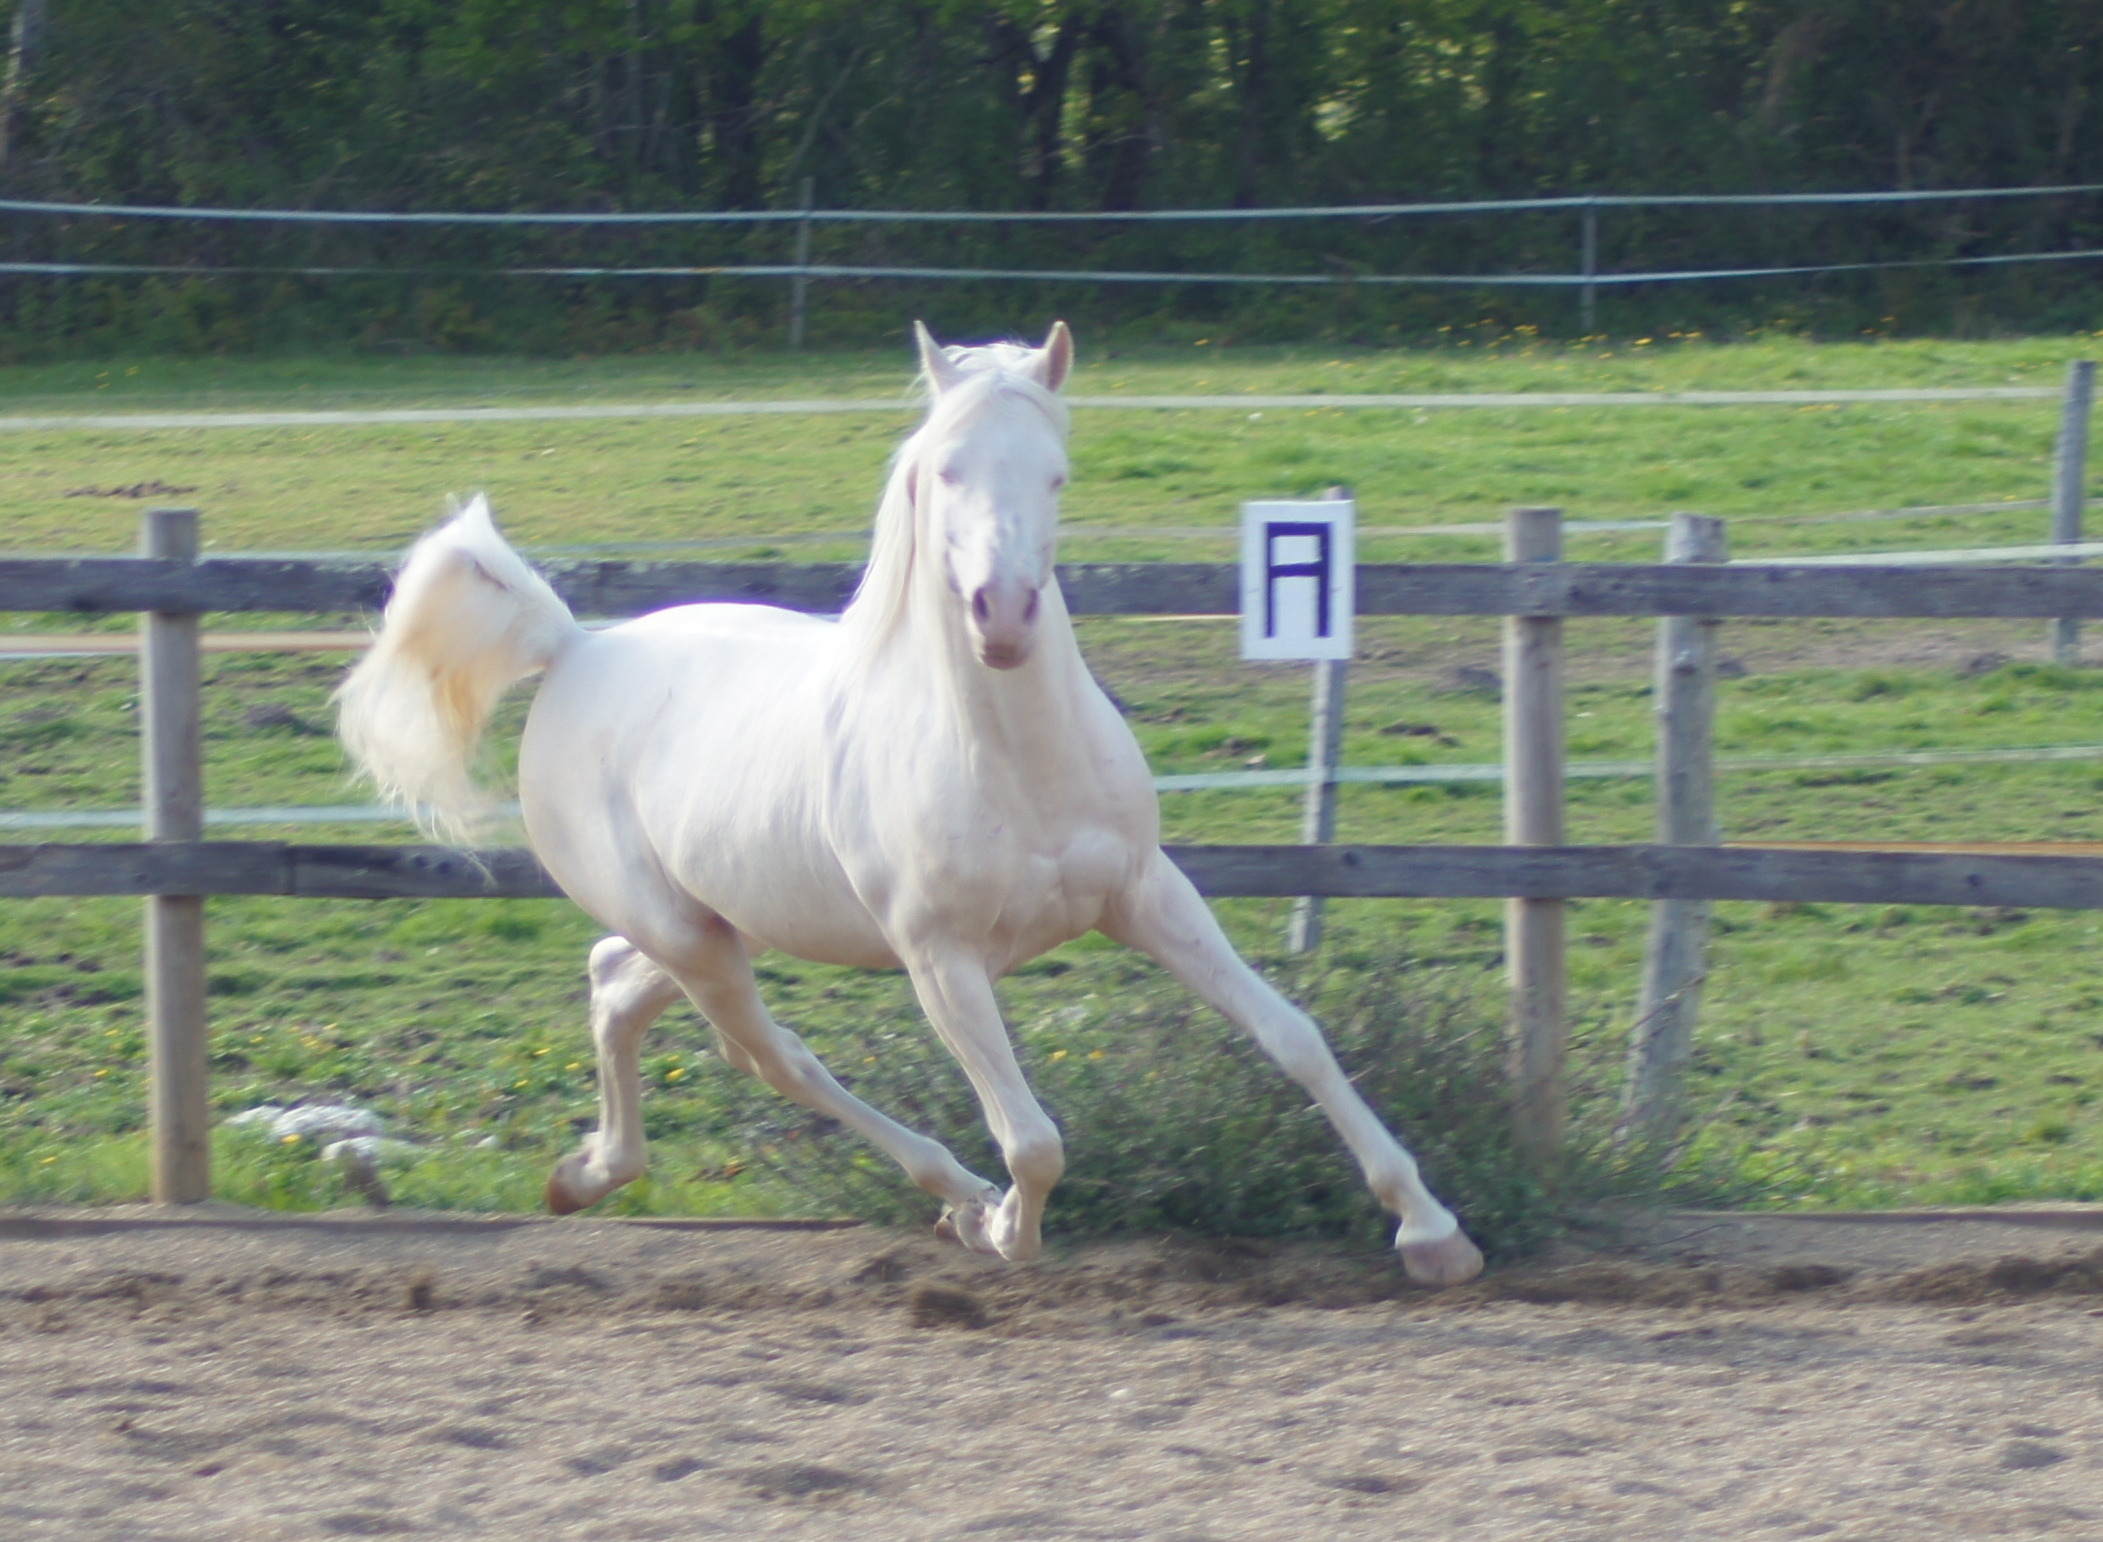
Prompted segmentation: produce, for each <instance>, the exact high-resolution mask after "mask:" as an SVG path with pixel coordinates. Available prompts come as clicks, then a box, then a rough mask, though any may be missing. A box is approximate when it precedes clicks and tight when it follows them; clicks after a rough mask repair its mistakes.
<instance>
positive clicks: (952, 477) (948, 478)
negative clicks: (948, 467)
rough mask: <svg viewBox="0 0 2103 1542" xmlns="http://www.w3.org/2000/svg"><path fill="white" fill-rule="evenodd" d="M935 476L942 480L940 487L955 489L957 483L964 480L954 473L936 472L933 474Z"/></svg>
mask: <svg viewBox="0 0 2103 1542" xmlns="http://www.w3.org/2000/svg"><path fill="white" fill-rule="evenodd" d="M935 475H936V476H938V477H940V478H941V479H942V485H943V486H944V487H955V486H956V485H957V484H958V483H959V482H961V481H963V480H964V479H963V478H962V477H960V476H958V475H957V474H956V473H955V472H954V471H938V472H936V473H935Z"/></svg>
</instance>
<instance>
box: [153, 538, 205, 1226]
mask: <svg viewBox="0 0 2103 1542" xmlns="http://www.w3.org/2000/svg"><path fill="white" fill-rule="evenodd" d="M141 546H142V548H143V555H145V556H148V557H159V558H163V559H169V560H173V561H176V562H194V561H196V560H197V511H196V510H195V509H149V510H147V511H146V518H145V521H144V526H143V529H142V530H141ZM144 625H145V635H144V637H143V639H142V643H141V647H140V650H139V726H140V754H141V757H142V770H143V771H144V783H145V788H144V790H145V803H146V838H147V839H148V840H152V841H195V840H199V839H201V838H202V837H203V835H204V764H203V757H202V745H201V739H202V732H201V722H200V718H201V711H200V697H201V678H200V672H199V669H198V655H197V614H196V612H194V611H189V612H176V611H150V612H148V613H147V615H146V616H145V618H144ZM204 994H205V972H204V896H202V895H199V894H156V895H151V896H149V897H148V899H147V901H146V1035H147V1054H148V1057H149V1065H150V1072H149V1079H150V1091H149V1093H148V1101H149V1108H150V1114H151V1125H152V1145H153V1197H154V1199H155V1200H156V1201H158V1202H160V1203H162V1204H175V1205H192V1204H196V1203H197V1202H198V1201H199V1200H202V1199H205V1198H207V1197H209V1196H210V1194H211V1191H212V1169H211V1161H212V1155H211V1107H210V1101H209V1096H208V1086H207V1077H208V1075H209V1072H208V1068H207V1052H206V1042H205V1005H204Z"/></svg>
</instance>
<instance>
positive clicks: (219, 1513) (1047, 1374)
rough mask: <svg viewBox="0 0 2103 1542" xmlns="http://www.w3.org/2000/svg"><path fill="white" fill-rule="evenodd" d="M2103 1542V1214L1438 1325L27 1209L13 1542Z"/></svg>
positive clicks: (383, 1222)
mask: <svg viewBox="0 0 2103 1542" xmlns="http://www.w3.org/2000/svg"><path fill="white" fill-rule="evenodd" d="M395 1534H400V1535H412V1536H437V1537H452V1536H479V1537H493V1538H503V1539H507V1542H508V1539H525V1538H543V1537H546V1538H562V1537H573V1536H574V1537H587V1536H589V1537H592V1538H595V1539H605V1538H657V1537H717V1536H721V1537H739V1538H743V1537H798V1538H801V1537H809V1538H827V1539H831V1538H855V1539H860V1538H901V1539H922V1538H957V1539H971V1538H989V1539H993V1542H1001V1539H1040V1538H1041V1539H1063V1538H1145V1539H1160V1542H1177V1539H1181V1542H1195V1539H1200V1538H1215V1539H1222V1542H1223V1539H1227V1538H1267V1539H1274V1538H1297V1537H1311V1538H1324V1539H1327V1538H1345V1539H1350V1538H1368V1539H1371V1538H1380V1539H1392V1538H1405V1537H1462V1538H1474V1537H1481V1538H1499V1539H1503V1538H1532V1537H1539V1538H1556V1539H1564V1538H1590V1537H1599V1538H1606V1537H1613V1538H1616V1539H1624V1538H1649V1537H1660V1538H1710V1537H1713V1538H1733V1539H1736V1538H1750V1537H1844V1538H1883V1537H1890V1538H1906V1539H1909V1542H1910V1539H1920V1538H1939V1537H1950V1538H1958V1537H1962V1538H1978V1537H1989V1536H1999V1535H2021V1536H2031V1535H2037V1536H2052V1537H2081V1538H2094V1537H2098V1536H2103V1208H2097V1207H2066V1208H2053V1209H2047V1210H2037V1209H2028V1210H2022V1211H1973V1212H1942V1213H1939V1214H1934V1213H1924V1212H1923V1213H1914V1214H1912V1215H1905V1216H1892V1217H1881V1218H1868V1219H1852V1220H1850V1219H1824V1218H1807V1217H1775V1216H1704V1215H1686V1214H1681V1215H1674V1216H1666V1217H1661V1218H1656V1219H1653V1220H1651V1221H1649V1222H1647V1223H1644V1224H1642V1225H1637V1226H1632V1227H1630V1228H1628V1229H1625V1230H1624V1232H1623V1233H1622V1234H1621V1235H1620V1236H1619V1237H1618V1238H1617V1239H1615V1240H1613V1241H1611V1242H1596V1243H1595V1244H1594V1245H1593V1246H1592V1247H1590V1248H1589V1249H1577V1248H1571V1249H1569V1250H1567V1251H1566V1252H1565V1253H1564V1254H1563V1255H1561V1256H1560V1257H1558V1258H1555V1259H1552V1260H1549V1261H1547V1262H1545V1263H1542V1264H1537V1265H1533V1266H1529V1267H1526V1268H1523V1269H1516V1270H1510V1271H1503V1272H1498V1273H1494V1274H1493V1275H1492V1276H1490V1277H1489V1278H1488V1279H1487V1280H1485V1281H1484V1282H1481V1283H1479V1284H1477V1285H1475V1286H1471V1287H1468V1288H1466V1289H1463V1290H1460V1291H1452V1292H1447V1293H1444V1294H1441V1295H1431V1294H1427V1293H1423V1292H1419V1291H1416V1290H1413V1289H1411V1288H1410V1287H1409V1286H1407V1285H1406V1284H1404V1283H1403V1282H1401V1281H1400V1280H1399V1279H1398V1278H1397V1275H1396V1272H1395V1271H1394V1270H1393V1269H1392V1267H1391V1266H1390V1265H1389V1264H1388V1263H1387V1262H1386V1261H1385V1260H1384V1259H1380V1258H1365V1257H1346V1256H1339V1255H1338V1254H1337V1253H1335V1252H1334V1251H1329V1252H1323V1251H1318V1250H1313V1251H1311V1250H1304V1249H1272V1248H1258V1247H1252V1246H1230V1245H1218V1244H1195V1243H1187V1242H1158V1243H1144V1244H1124V1245H1118V1246H1107V1247H1090V1248H1086V1249H1079V1250H1075V1251H1072V1252H1069V1253H1066V1254H1064V1255H1062V1256H1060V1257H1057V1258H1054V1259H1052V1260H1049V1261H1047V1262H1045V1263H1042V1264H1039V1265H1036V1266H1033V1267H1030V1268H1027V1269H1014V1268H1007V1267H1005V1266H1002V1265H1000V1264H998V1263H995V1262H992V1261H985V1260H977V1259H972V1258H968V1257H965V1256H963V1255H960V1254H957V1253H955V1252H952V1251H949V1250H946V1249H943V1248H941V1247H939V1246H938V1245H937V1244H935V1243H933V1242H932V1241H931V1240H925V1239H921V1238H918V1237H910V1238H909V1237H901V1236H898V1235H895V1234H889V1233H884V1232H879V1231H875V1230H871V1229H866V1228H858V1227H840V1228H833V1229H801V1230H796V1229H761V1228H739V1227H735V1226H724V1225H713V1226H712V1225H708V1224H706V1223H677V1222H672V1223H665V1222H659V1223H649V1222H618V1221H575V1220H571V1221H561V1222H556V1221H537V1220H536V1221H527V1220H474V1219H461V1218H450V1219H449V1218H440V1217H414V1216H401V1215H392V1214H388V1215H379V1216H362V1217H361V1216H349V1215H345V1216H341V1217H325V1218H307V1219H300V1218H271V1217H259V1216H252V1215H245V1214H240V1213H234V1212H230V1211H215V1212H212V1213H209V1214H207V1215H205V1216H203V1217H199V1218H193V1219H187V1220H185V1219H179V1218H176V1217H173V1216H169V1215H166V1214H157V1213H155V1212H152V1211H136V1212H129V1213H123V1212H114V1213H105V1212H21V1211H17V1212H0V1535H4V1536H7V1537H10V1538H24V1539H28V1538H67V1539H87V1538H120V1537H121V1538H125V1539H148V1538H177V1537H184V1538H191V1537H194V1538H214V1539H220V1538H258V1539H263V1538H269V1539H276V1538H305V1537H331V1536H379V1535H395Z"/></svg>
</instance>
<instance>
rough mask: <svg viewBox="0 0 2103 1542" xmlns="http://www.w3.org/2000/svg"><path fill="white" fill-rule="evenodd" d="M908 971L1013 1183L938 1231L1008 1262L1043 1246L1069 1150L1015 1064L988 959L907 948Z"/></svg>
mask: <svg viewBox="0 0 2103 1542" xmlns="http://www.w3.org/2000/svg"><path fill="white" fill-rule="evenodd" d="M901 951H902V952H903V953H904V955H905V958H906V970H907V972H908V973H909V974H910V975H911V976H912V979H913V989H914V991H915V992H917V993H918V995H919V997H920V1006H921V1009H922V1010H923V1011H925V1012H926V1013H927V1019H928V1021H929V1022H930V1023H932V1024H934V1028H935V1032H936V1034H937V1035H939V1036H940V1038H941V1040H942V1042H943V1043H944V1044H945V1045H947V1046H948V1048H949V1052H950V1053H951V1054H952V1055H954V1056H956V1059H957V1064H958V1065H960V1066H962V1067H963V1068H964V1075H965V1076H966V1078H968V1079H969V1080H970V1082H971V1088H972V1090H973V1091H974V1092H976V1093H977V1094H978V1101H979V1107H980V1108H981V1109H982V1110H984V1112H985V1116H986V1126H987V1128H988V1129H990V1130H991V1131H992V1132H993V1138H994V1140H996V1141H997V1142H999V1144H1000V1152H1001V1156H1002V1157H1003V1158H1004V1159H1005V1160H1006V1162H1007V1164H1008V1174H1009V1176H1010V1177H1012V1178H1013V1179H1014V1180H1015V1181H1014V1185H1013V1186H1012V1187H1011V1188H1010V1189H1009V1190H1008V1192H1007V1194H1006V1195H1005V1196H1003V1197H1002V1198H1001V1199H1000V1201H999V1202H998V1204H995V1205H993V1206H991V1207H990V1209H988V1208H985V1207H979V1206H966V1207H952V1209H951V1210H950V1212H949V1213H948V1214H946V1215H944V1216H943V1218H942V1222H941V1225H940V1226H939V1227H938V1228H937V1230H939V1231H940V1232H941V1233H942V1234H943V1235H944V1236H948V1237H952V1238H954V1239H955V1240H957V1241H960V1242H962V1243H963V1244H964V1245H965V1246H967V1247H971V1248H976V1249H978V1250H980V1251H983V1252H994V1253H998V1254H1000V1256H1001V1257H1003V1258H1005V1259H1009V1260H1011V1261H1015V1262H1020V1261H1021V1260H1024V1259H1029V1258H1035V1257H1036V1256H1037V1253H1038V1251H1039V1250H1040V1249H1041V1247H1042V1246H1043V1239H1042V1236H1041V1227H1042V1225H1043V1221H1044V1201H1045V1199H1046V1198H1047V1197H1048V1196H1049V1195H1050V1194H1051V1191H1052V1188H1053V1186H1054V1185H1055V1184H1057V1183H1058V1181H1059V1176H1060V1174H1062V1173H1064V1172H1065V1171H1066V1148H1065V1146H1064V1144H1063V1143H1062V1142H1061V1141H1060V1139H1059V1127H1058V1126H1057V1125H1055V1124H1053V1123H1052V1121H1051V1116H1050V1115H1049V1114H1047V1113H1045V1111H1044V1109H1043V1107H1042V1106H1041V1105H1039V1103H1038V1102H1037V1100H1036V1098H1035V1097H1034V1096H1032V1095H1031V1093H1030V1088H1029V1083H1028V1082H1026V1081H1024V1080H1023V1076H1022V1067H1021V1066H1020V1065H1018V1064H1017V1063H1016V1060H1015V1046H1014V1045H1013V1044H1012V1043H1010V1042H1009V1040H1008V1030H1007V1026H1006V1025H1005V1024H1004V1023H1002V1021H1001V1018H1000V1004H999V1002H998V1001H997V1000H995V998H994V995H993V976H992V973H991V972H990V971H989V970H988V969H987V968H986V964H985V960H984V959H982V958H979V957H976V956H974V955H972V954H971V953H970V951H969V950H968V949H964V948H959V947H953V946H936V947H932V948H921V949H914V948H907V949H903V950H901Z"/></svg>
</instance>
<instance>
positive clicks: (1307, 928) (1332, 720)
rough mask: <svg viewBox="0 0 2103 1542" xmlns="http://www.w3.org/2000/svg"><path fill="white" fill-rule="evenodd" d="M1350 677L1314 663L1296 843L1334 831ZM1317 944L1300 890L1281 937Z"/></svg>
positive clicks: (1339, 664) (1309, 948)
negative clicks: (1304, 802) (1301, 811)
mask: <svg viewBox="0 0 2103 1542" xmlns="http://www.w3.org/2000/svg"><path fill="white" fill-rule="evenodd" d="M1350 496H1351V489H1350V488H1348V487H1332V488H1330V489H1329V490H1328V491H1327V492H1325V493H1323V494H1322V497H1323V498H1324V499H1327V500H1340V499H1345V498H1349V497H1350ZM1350 677H1351V661H1350V660H1349V659H1321V660H1318V661H1317V662H1316V663H1315V666H1314V692H1313V699H1312V705H1311V706H1310V708H1309V715H1308V723H1307V772H1308V775H1309V777H1310V778H1311V780H1310V781H1309V782H1308V784H1307V805H1306V809H1305V812H1304V814H1303V815H1302V817H1301V820H1300V844H1301V845H1303V846H1322V845H1326V844H1328V842H1329V841H1331V840H1332V839H1334V838H1335V836H1336V768H1337V767H1338V766H1340V765H1342V764H1343V759H1344V753H1343V751H1344V691H1345V686H1346V684H1347V682H1348V681H1349V680H1350ZM1321 945H1322V897H1321V896H1320V895H1319V894H1303V895H1301V896H1300V897H1299V898H1298V899H1296V900H1294V901H1293V907H1292V925H1291V926H1290V927H1289V928H1288V929H1287V932H1286V937H1285V947H1286V951H1287V952H1289V953H1312V952H1313V951H1314V950H1315V949H1316V948H1319V947H1320V946H1321Z"/></svg>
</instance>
